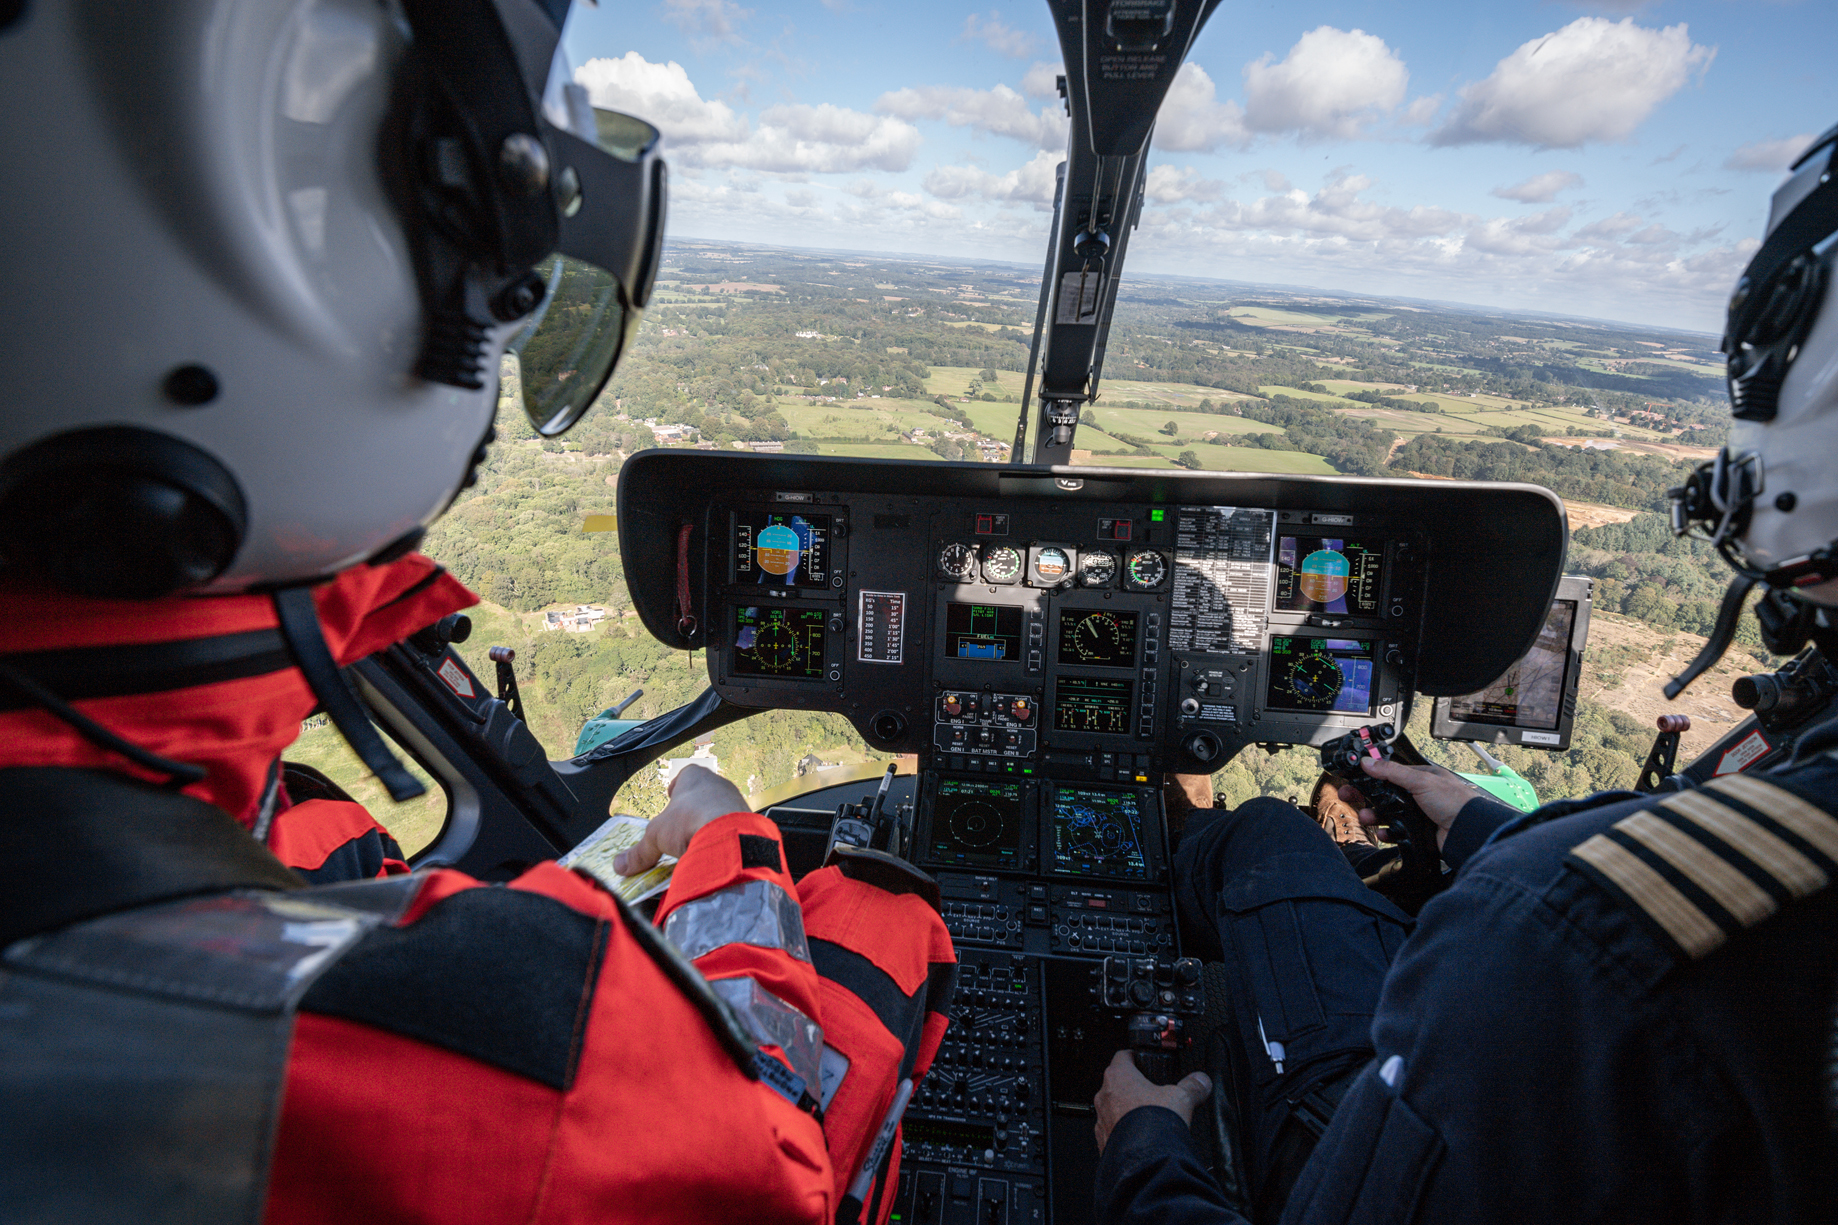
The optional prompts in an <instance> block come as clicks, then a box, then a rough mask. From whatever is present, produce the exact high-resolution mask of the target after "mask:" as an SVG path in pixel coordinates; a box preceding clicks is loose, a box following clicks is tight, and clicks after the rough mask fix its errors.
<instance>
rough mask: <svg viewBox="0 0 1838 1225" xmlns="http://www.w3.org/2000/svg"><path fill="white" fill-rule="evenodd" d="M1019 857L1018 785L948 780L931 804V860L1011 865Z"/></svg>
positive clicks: (981, 864) (1019, 806)
mask: <svg viewBox="0 0 1838 1225" xmlns="http://www.w3.org/2000/svg"><path fill="white" fill-rule="evenodd" d="M1020 854H1021V786H1020V784H1018V783H985V782H980V781H977V780H973V779H960V778H947V779H943V780H941V781H940V782H939V784H938V797H937V799H936V800H935V801H934V802H933V804H932V858H933V859H934V860H935V861H937V862H940V863H961V864H970V865H973V866H976V867H989V868H1006V867H1012V866H1014V864H1015V863H1016V861H1017V860H1018V859H1019V858H1020Z"/></svg>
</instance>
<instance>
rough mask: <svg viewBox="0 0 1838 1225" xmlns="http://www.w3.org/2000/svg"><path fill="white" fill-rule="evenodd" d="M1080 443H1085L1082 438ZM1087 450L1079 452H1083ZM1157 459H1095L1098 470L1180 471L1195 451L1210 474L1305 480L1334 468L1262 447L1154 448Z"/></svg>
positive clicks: (1311, 457) (1316, 458)
mask: <svg viewBox="0 0 1838 1225" xmlns="http://www.w3.org/2000/svg"><path fill="white" fill-rule="evenodd" d="M1080 441H1083V438H1082V437H1081V439H1080ZM1083 449H1084V448H1082V447H1081V448H1080V450H1083ZM1152 449H1153V450H1154V451H1155V452H1156V454H1154V455H1152V456H1151V455H1094V456H1092V457H1091V463H1092V466H1094V467H1098V468H1179V467H1180V465H1179V464H1177V463H1175V462H1174V457H1175V456H1176V455H1179V454H1180V453H1181V452H1182V451H1192V452H1193V453H1194V458H1196V459H1198V460H1199V461H1200V463H1201V464H1202V465H1204V466H1205V468H1206V469H1207V470H1208V471H1211V472H1290V473H1300V474H1302V475H1305V476H1333V475H1335V472H1334V467H1333V465H1332V464H1330V463H1328V462H1327V461H1326V460H1325V459H1322V458H1321V457H1320V456H1319V455H1305V454H1303V453H1302V452H1300V451H1266V450H1263V449H1262V448H1261V447H1222V446H1218V445H1216V444H1214V443H1209V442H1196V443H1194V444H1192V445H1191V446H1176V447H1155V448H1152Z"/></svg>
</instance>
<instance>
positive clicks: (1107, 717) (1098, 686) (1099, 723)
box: [1053, 676, 1136, 736]
mask: <svg viewBox="0 0 1838 1225" xmlns="http://www.w3.org/2000/svg"><path fill="white" fill-rule="evenodd" d="M1135 688H1136V687H1135V685H1134V684H1133V683H1132V682H1130V681H1111V680H1100V679H1097V678H1094V677H1085V676H1062V677H1060V678H1059V679H1058V680H1057V681H1055V682H1054V685H1053V730H1054V731H1059V732H1101V733H1104V734H1106V735H1111V736H1127V735H1129V734H1130V713H1131V712H1130V708H1131V707H1132V706H1133V705H1134V703H1133V702H1132V701H1131V699H1132V697H1133V696H1134V694H1135Z"/></svg>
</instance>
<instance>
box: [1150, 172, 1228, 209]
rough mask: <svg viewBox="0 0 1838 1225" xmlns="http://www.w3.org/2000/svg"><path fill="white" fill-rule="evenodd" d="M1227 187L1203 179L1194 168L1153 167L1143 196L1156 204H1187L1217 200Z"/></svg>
mask: <svg viewBox="0 0 1838 1225" xmlns="http://www.w3.org/2000/svg"><path fill="white" fill-rule="evenodd" d="M1224 191H1225V185H1224V184H1223V183H1218V182H1215V181H1213V180H1212V179H1203V178H1201V177H1200V175H1199V172H1198V171H1196V170H1194V168H1193V167H1192V166H1178V167H1177V166H1151V167H1149V176H1148V181H1147V182H1145V183H1144V184H1143V194H1144V195H1145V196H1147V197H1148V198H1149V200H1151V201H1152V202H1154V203H1156V204H1185V203H1187V202H1188V201H1193V200H1217V199H1218V198H1219V197H1220V195H1221V194H1223V192H1224Z"/></svg>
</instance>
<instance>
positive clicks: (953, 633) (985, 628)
mask: <svg viewBox="0 0 1838 1225" xmlns="http://www.w3.org/2000/svg"><path fill="white" fill-rule="evenodd" d="M945 654H946V655H947V656H948V657H950V658H952V659H984V660H989V661H991V662H994V661H997V660H1004V659H1006V660H1019V659H1020V658H1021V609H1020V608H1019V607H1017V606H1016V605H1013V604H959V603H956V602H955V601H953V602H952V603H949V604H946V605H945Z"/></svg>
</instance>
